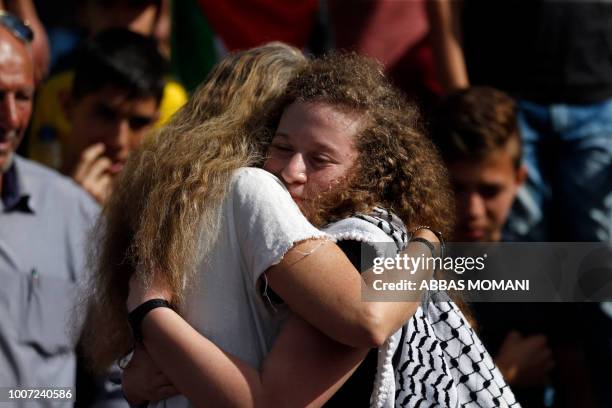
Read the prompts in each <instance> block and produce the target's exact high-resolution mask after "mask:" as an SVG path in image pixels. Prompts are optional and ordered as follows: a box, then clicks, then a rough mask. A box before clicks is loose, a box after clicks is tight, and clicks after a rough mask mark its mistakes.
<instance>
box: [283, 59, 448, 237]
mask: <svg viewBox="0 0 612 408" xmlns="http://www.w3.org/2000/svg"><path fill="white" fill-rule="evenodd" d="M294 102H305V103H323V104H327V105H330V106H333V107H334V108H335V109H338V111H340V112H345V113H350V114H354V113H361V114H362V116H361V122H362V124H361V130H360V131H359V133H358V134H357V136H356V141H355V147H356V149H357V151H358V152H359V156H358V159H357V163H356V165H355V169H354V170H355V171H353V172H350V173H352V175H351V176H349V177H348V178H347V180H346V182H345V183H343V184H344V185H346V187H347V188H341V189H335V190H336V191H337V193H335V194H333V195H332V196H333V199H332V200H322V201H319V202H318V203H317V207H318V208H319V209H320V211H322V212H323V213H324V214H319V217H317V218H316V219H315V222H316V221H319V222H316V223H318V224H319V223H321V222H330V221H334V220H338V219H341V218H344V217H346V216H348V215H350V214H352V213H355V212H367V211H369V210H371V209H372V207H374V206H382V207H385V208H388V209H389V210H391V211H393V212H395V213H396V214H397V215H398V216H399V217H400V218H401V219H402V220H403V221H404V222H405V223H406V226H407V227H408V228H409V229H410V228H414V227H416V226H418V225H429V226H431V228H433V229H436V230H438V231H440V232H442V233H443V234H444V235H445V236H448V234H449V233H450V232H451V231H452V227H453V219H454V215H453V214H454V213H453V201H452V200H453V195H452V192H451V189H450V184H449V181H448V177H447V174H446V169H445V167H444V165H443V163H442V160H441V159H440V157H439V155H438V153H437V151H436V149H435V147H434V145H433V144H432V143H431V142H430V140H429V139H428V138H427V137H425V135H424V131H423V127H422V125H421V119H420V114H419V110H418V108H417V107H416V106H415V105H414V104H412V103H409V102H408V101H407V100H406V99H405V98H404V96H403V95H401V94H400V93H399V92H398V91H397V90H396V89H395V88H394V87H393V86H392V85H391V84H390V83H389V81H388V80H387V79H386V78H385V76H384V74H383V69H382V67H381V65H380V64H378V63H377V62H376V61H374V60H371V59H369V58H366V57H362V56H359V55H357V54H355V53H332V54H329V55H327V56H325V57H322V58H319V59H317V60H314V61H312V62H311V64H309V66H308V68H307V69H306V70H304V71H302V72H301V73H300V75H298V76H297V77H296V78H294V79H293V80H292V81H291V82H289V85H288V87H287V92H286V96H285V101H284V103H283V104H282V109H281V110H280V111H279V112H278V113H277V115H278V118H280V115H281V113H282V111H283V110H284V109H286V108H287V107H288V106H289V105H291V104H292V103H294ZM339 190H341V191H339Z"/></svg>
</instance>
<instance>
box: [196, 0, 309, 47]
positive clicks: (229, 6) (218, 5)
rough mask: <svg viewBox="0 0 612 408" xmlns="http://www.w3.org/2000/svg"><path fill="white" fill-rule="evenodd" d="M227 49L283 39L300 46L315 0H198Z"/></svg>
mask: <svg viewBox="0 0 612 408" xmlns="http://www.w3.org/2000/svg"><path fill="white" fill-rule="evenodd" d="M198 3H199V5H200V7H201V8H202V11H203V12H204V15H205V16H206V19H207V20H208V22H209V24H210V25H211V27H212V29H213V31H214V32H215V33H216V34H217V35H218V36H219V37H220V38H221V40H222V41H223V43H224V45H225V46H226V47H227V49H228V50H230V51H233V50H237V49H244V48H250V47H255V46H258V45H261V44H263V43H266V42H268V41H283V42H286V43H289V44H292V45H295V46H296V47H299V48H303V47H304V46H305V45H306V43H307V42H308V38H309V37H310V33H311V31H312V27H313V24H314V21H315V18H316V13H317V11H318V7H319V5H318V1H317V0H198Z"/></svg>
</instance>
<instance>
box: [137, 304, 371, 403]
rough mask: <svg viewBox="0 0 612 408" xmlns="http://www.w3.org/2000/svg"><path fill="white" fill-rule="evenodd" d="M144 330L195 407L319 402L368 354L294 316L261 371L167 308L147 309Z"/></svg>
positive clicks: (154, 351) (164, 368)
mask: <svg viewBox="0 0 612 408" xmlns="http://www.w3.org/2000/svg"><path fill="white" fill-rule="evenodd" d="M142 332H143V337H144V345H145V347H146V349H147V352H148V353H149V355H150V356H151V358H152V359H153V361H154V362H155V363H156V365H157V366H158V367H160V368H161V370H162V371H163V372H164V374H165V375H166V376H167V377H168V379H169V380H170V381H171V382H172V383H173V384H174V385H175V386H176V388H177V389H178V390H179V391H180V392H181V393H182V394H184V395H185V396H186V397H187V398H188V399H189V400H190V401H191V402H192V403H193V404H194V405H195V406H197V407H203V406H215V407H217V406H218V407H224V406H231V407H270V406H300V407H301V406H304V407H318V406H321V405H322V404H323V403H324V402H325V401H327V400H328V399H329V398H330V397H331V396H332V395H333V394H334V393H335V392H336V391H337V390H338V388H339V387H340V386H341V385H342V384H343V383H344V382H345V381H346V380H347V379H348V377H350V375H351V374H352V373H353V371H354V370H355V369H356V367H357V366H358V365H359V363H360V362H361V361H362V360H363V358H364V357H365V355H366V353H367V349H355V348H351V347H348V346H345V345H342V344H339V343H337V342H335V341H333V340H331V339H330V338H329V337H327V336H324V335H323V334H322V333H320V332H319V331H318V330H316V329H315V328H314V327H312V326H311V325H309V324H308V323H306V322H305V321H303V320H302V319H300V318H298V317H295V316H293V317H291V318H289V319H288V321H287V322H286V324H285V326H284V327H283V329H282V331H281V333H280V335H279V337H278V339H277V341H276V343H275V344H274V347H273V349H272V350H271V352H270V353H269V354H268V356H266V359H265V361H264V363H263V365H262V368H261V369H260V370H256V369H255V368H253V367H251V366H249V365H248V364H246V363H244V362H243V361H241V360H240V359H238V358H236V357H234V356H232V355H230V354H228V353H225V352H224V351H223V350H221V349H220V348H218V347H217V346H216V345H214V344H213V343H212V342H210V341H209V340H207V339H206V338H205V337H203V336H201V335H200V334H199V333H198V332H197V331H196V330H194V329H193V328H192V327H191V326H190V325H189V324H188V323H187V322H185V321H184V320H183V319H182V318H181V317H180V316H179V315H178V314H176V313H175V312H174V311H172V310H170V309H164V308H159V309H154V310H153V311H151V312H150V313H149V314H148V315H147V316H146V317H145V319H144V320H143V324H142ZM132 384H133V382H132ZM133 386H136V385H133ZM126 393H127V394H130V393H131V390H126Z"/></svg>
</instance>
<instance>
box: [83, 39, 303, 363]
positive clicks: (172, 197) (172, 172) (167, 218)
mask: <svg viewBox="0 0 612 408" xmlns="http://www.w3.org/2000/svg"><path fill="white" fill-rule="evenodd" d="M305 64H306V59H305V58H304V56H303V55H302V53H301V52H300V51H299V50H297V49H295V48H293V47H290V46H287V45H285V44H281V43H270V44H267V45H265V46H262V47H258V48H255V49H252V50H249V51H244V52H239V53H236V54H232V55H229V56H228V57H226V58H224V59H223V60H222V61H221V62H220V63H219V64H218V65H217V66H216V67H215V68H214V69H213V71H212V72H211V73H210V74H209V76H208V78H207V79H206V80H205V82H204V83H203V84H202V85H201V86H200V87H199V88H198V89H197V90H196V92H195V93H194V95H193V96H192V97H191V98H190V100H189V101H188V103H187V104H186V105H185V106H184V107H183V108H182V109H181V110H180V111H178V112H177V113H176V114H175V115H174V117H173V118H172V119H171V120H170V122H169V123H168V124H167V125H166V126H164V127H162V128H161V129H159V130H158V131H157V132H156V133H155V134H153V135H152V136H151V137H150V138H148V139H147V140H145V141H144V143H143V145H142V146H141V147H140V149H138V150H137V151H135V152H134V153H133V154H132V155H131V157H130V159H129V160H128V163H127V164H126V167H125V169H124V171H123V172H122V174H121V176H120V177H119V180H117V183H116V189H115V191H114V192H113V195H112V196H111V197H110V199H109V201H108V203H107V204H106V206H105V207H104V211H103V216H102V218H101V222H100V223H99V225H98V228H97V229H98V232H99V237H100V247H99V248H100V249H99V252H98V253H96V254H95V257H94V262H95V263H94V264H93V267H94V270H95V272H94V274H93V277H94V279H95V280H94V282H93V288H95V290H92V291H91V293H90V296H92V297H91V298H90V299H88V303H89V315H88V324H87V325H86V332H85V335H86V339H85V340H86V342H85V344H86V346H87V351H88V354H89V356H90V360H91V362H92V363H93V365H94V368H95V369H104V368H105V367H108V366H109V365H110V364H112V362H113V361H114V360H116V359H117V358H118V357H119V356H122V355H125V354H126V353H127V352H129V350H130V349H131V347H132V343H133V340H132V334H131V330H130V327H129V325H128V322H127V319H126V313H125V299H126V298H127V293H128V281H129V278H130V276H131V275H132V274H133V273H134V271H135V267H136V265H139V266H140V267H141V268H142V270H145V271H154V270H163V271H164V278H165V280H166V282H167V284H168V285H170V287H171V290H172V293H173V299H174V300H173V303H174V304H175V306H176V307H177V308H178V309H179V310H180V309H181V307H182V302H183V300H184V293H185V289H186V287H187V285H186V283H188V282H190V280H191V277H192V275H193V273H194V270H195V267H196V266H197V264H198V262H199V261H200V260H201V259H202V258H204V257H206V256H207V255H208V253H209V251H210V249H211V248H212V246H213V244H214V240H215V239H216V237H217V236H218V233H217V231H218V229H219V213H218V212H219V206H220V204H221V202H222V200H223V198H224V197H225V194H226V190H227V188H228V185H229V182H230V178H231V176H232V173H233V171H234V170H236V169H238V168H240V167H248V166H253V165H255V164H257V163H259V162H261V161H262V159H263V154H264V153H265V151H264V141H263V140H262V139H263V138H262V137H260V136H264V135H265V133H264V132H263V130H264V128H265V126H266V125H267V123H266V121H267V120H268V119H269V116H270V112H272V111H274V110H275V109H276V105H275V104H276V103H278V102H279V99H280V97H281V95H282V94H283V92H284V90H285V86H286V85H287V83H288V82H289V80H290V79H291V78H292V77H293V76H294V75H295V74H296V72H297V71H299V70H300V69H301V68H302V67H303V66H304V65H305ZM202 231H205V233H202ZM143 278H145V279H147V280H149V279H150V276H143Z"/></svg>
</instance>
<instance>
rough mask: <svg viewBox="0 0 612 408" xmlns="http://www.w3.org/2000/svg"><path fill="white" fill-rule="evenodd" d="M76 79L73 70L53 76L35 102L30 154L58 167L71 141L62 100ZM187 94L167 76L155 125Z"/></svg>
mask: <svg viewBox="0 0 612 408" xmlns="http://www.w3.org/2000/svg"><path fill="white" fill-rule="evenodd" d="M73 80H74V71H65V72H61V73H59V74H56V75H54V76H52V77H51V78H49V79H48V80H47V81H46V82H45V84H44V85H43V86H42V87H41V88H40V89H39V91H38V93H37V96H36V101H35V103H34V112H33V117H32V127H31V129H30V140H29V145H28V157H30V158H31V159H32V160H36V161H37V162H39V163H42V164H45V165H47V166H49V167H53V168H55V169H59V168H60V167H61V165H62V158H63V157H67V155H68V150H69V146H70V145H71V144H72V141H71V140H70V122H69V121H68V118H66V114H65V112H64V109H63V106H62V102H61V101H62V100H66V99H67V98H68V97H69V96H70V92H71V89H72V81H73ZM187 98H188V96H187V92H186V91H185V89H184V88H183V87H182V86H181V85H180V84H179V83H178V82H175V81H172V80H168V81H167V83H166V87H165V88H164V94H163V96H162V100H161V104H160V107H159V120H158V121H157V123H156V124H155V126H160V125H161V124H163V123H164V122H166V121H167V120H168V119H169V118H170V116H172V115H173V114H174V112H176V111H177V110H178V109H179V108H180V107H181V106H183V104H184V103H185V102H186V101H187Z"/></svg>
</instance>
